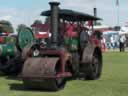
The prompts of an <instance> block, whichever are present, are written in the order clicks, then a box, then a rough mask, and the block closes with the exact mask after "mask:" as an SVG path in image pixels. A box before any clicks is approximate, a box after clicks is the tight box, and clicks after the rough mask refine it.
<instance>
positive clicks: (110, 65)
mask: <svg viewBox="0 0 128 96" xmlns="http://www.w3.org/2000/svg"><path fill="white" fill-rule="evenodd" d="M103 57H104V58H103V62H104V64H103V65H104V66H103V74H102V77H101V78H100V80H96V81H82V80H73V81H69V82H67V85H66V86H65V88H64V89H63V90H61V91H58V92H43V91H32V90H24V89H23V86H22V82H21V81H18V80H14V79H12V78H7V77H6V76H1V77H0V96H128V70H127V69H128V53H118V52H115V53H105V54H104V56H103Z"/></svg>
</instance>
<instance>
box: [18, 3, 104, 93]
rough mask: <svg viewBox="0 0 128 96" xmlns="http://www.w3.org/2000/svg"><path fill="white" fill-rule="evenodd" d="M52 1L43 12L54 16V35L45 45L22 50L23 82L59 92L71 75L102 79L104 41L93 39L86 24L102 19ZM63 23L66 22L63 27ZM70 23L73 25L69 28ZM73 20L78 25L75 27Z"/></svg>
mask: <svg viewBox="0 0 128 96" xmlns="http://www.w3.org/2000/svg"><path fill="white" fill-rule="evenodd" d="M49 4H50V7H51V9H50V10H48V11H43V12H42V14H41V15H43V16H51V18H50V28H49V30H50V32H51V36H49V37H48V38H47V39H44V38H43V39H42V41H43V42H45V43H44V44H42V43H39V42H38V43H34V44H32V45H31V46H29V48H28V49H26V50H24V51H23V52H22V58H24V59H25V62H24V64H23V68H22V72H21V74H20V77H21V79H22V81H23V84H24V85H25V86H26V87H27V88H32V89H43V90H51V91H57V90H59V89H62V88H64V86H65V84H66V81H67V80H68V79H69V78H71V77H75V78H83V79H88V80H96V79H98V78H100V76H101V72H102V52H101V47H100V43H98V41H96V43H95V42H94V39H93V40H91V37H89V36H88V33H87V31H86V29H87V28H86V27H84V26H83V22H85V23H86V21H87V20H95V21H96V20H99V18H97V17H94V16H91V15H86V14H84V13H80V12H76V11H72V10H68V9H67V10H65V9H60V8H59V7H58V6H59V4H60V3H59V2H56V1H53V2H50V3H49ZM60 22H61V24H64V25H63V26H61V24H60ZM66 23H67V25H68V24H70V25H69V26H67V27H66V26H65V25H66ZM73 23H75V24H76V26H73ZM80 23H81V24H80ZM86 24H87V23H86ZM61 27H63V29H62V30H61ZM92 28H93V27H92ZM44 29H45V28H44ZM68 29H69V30H68ZM76 29H77V30H76ZM74 30H75V31H74ZM42 41H41V42H42ZM42 45H43V46H42ZM44 45H45V46H44ZM24 49H25V48H24Z"/></svg>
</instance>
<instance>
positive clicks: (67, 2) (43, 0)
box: [0, 0, 128, 28]
mask: <svg viewBox="0 0 128 96" xmlns="http://www.w3.org/2000/svg"><path fill="white" fill-rule="evenodd" d="M49 1H50V0H0V20H3V19H4V20H8V21H10V22H11V23H12V25H13V27H15V28H16V27H17V25H18V24H26V25H28V26H30V25H31V24H32V23H33V22H34V20H36V19H39V20H42V21H44V17H42V16H40V13H41V12H42V11H44V10H47V9H49V5H48V2H49ZM59 1H60V2H61V4H60V8H65V9H73V10H76V11H80V12H85V13H88V14H91V15H93V8H94V7H96V8H97V16H98V17H100V18H102V19H103V20H102V21H101V22H102V24H104V25H108V26H115V25H117V14H118V10H117V9H119V25H121V26H123V25H125V23H126V22H128V0H119V6H116V0H59Z"/></svg>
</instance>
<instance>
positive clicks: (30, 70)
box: [22, 57, 66, 91]
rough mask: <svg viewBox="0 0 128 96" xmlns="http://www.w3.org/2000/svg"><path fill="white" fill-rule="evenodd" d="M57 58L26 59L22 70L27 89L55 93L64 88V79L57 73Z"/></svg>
mask: <svg viewBox="0 0 128 96" xmlns="http://www.w3.org/2000/svg"><path fill="white" fill-rule="evenodd" d="M59 63H60V61H59V58H56V57H55V58H53V57H52V58H50V57H45V58H39V57H37V58H35V57H34V58H28V59H27V60H26V62H25V63H24V67H23V70H22V76H23V77H22V78H23V83H24V85H25V86H26V87H27V88H32V89H43V90H50V91H57V90H59V89H62V88H64V86H65V84H66V78H65V77H64V76H62V75H61V74H60V73H59V70H60V69H59V67H60V66H59V65H60V64H59Z"/></svg>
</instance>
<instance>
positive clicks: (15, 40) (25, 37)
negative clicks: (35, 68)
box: [0, 27, 34, 74]
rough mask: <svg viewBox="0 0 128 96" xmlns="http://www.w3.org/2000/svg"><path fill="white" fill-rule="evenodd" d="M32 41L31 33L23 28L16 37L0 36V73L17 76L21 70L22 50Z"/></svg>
mask: <svg viewBox="0 0 128 96" xmlns="http://www.w3.org/2000/svg"><path fill="white" fill-rule="evenodd" d="M33 41H34V35H33V33H32V31H31V30H30V29H29V28H27V27H24V28H22V29H21V30H20V31H19V32H18V36H17V35H9V36H0V71H2V72H3V73H4V74H17V73H19V72H20V71H21V70H22V63H23V60H22V58H21V57H22V56H21V53H22V51H23V48H24V47H25V46H27V45H28V44H31V43H32V42H33Z"/></svg>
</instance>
